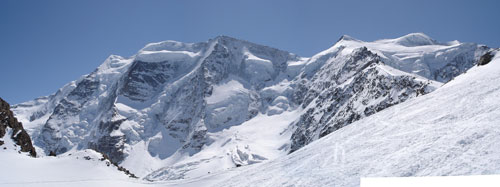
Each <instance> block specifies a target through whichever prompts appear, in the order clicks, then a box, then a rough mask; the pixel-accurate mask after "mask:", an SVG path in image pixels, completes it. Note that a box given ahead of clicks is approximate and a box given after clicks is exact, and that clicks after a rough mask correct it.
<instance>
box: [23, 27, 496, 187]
mask: <svg viewBox="0 0 500 187" xmlns="http://www.w3.org/2000/svg"><path fill="white" fill-rule="evenodd" d="M491 50H492V49H490V48H488V47H486V46H483V45H478V44H472V43H460V42H457V41H453V42H447V43H440V42H437V41H435V40H433V39H431V38H429V37H428V36H426V35H424V34H421V33H414V34H409V35H406V36H403V37H400V38H396V39H384V40H377V41H374V42H363V41H360V40H357V39H354V38H352V37H349V36H343V37H341V39H340V40H339V41H338V42H336V43H335V45H333V46H332V47H331V48H329V49H327V50H325V51H322V52H320V53H318V54H316V55H314V56H312V57H310V58H304V57H299V56H297V55H295V54H292V53H289V52H286V51H282V50H279V49H275V48H271V47H267V46H262V45H258V44H253V43H250V42H247V41H242V40H238V39H234V38H231V37H227V36H219V37H216V38H214V39H211V40H209V41H207V42H200V43H182V42H176V41H164V42H159V43H152V44H148V45H147V46H145V47H144V48H143V49H141V50H140V51H139V52H138V53H137V54H136V55H134V56H132V57H129V58H124V57H120V56H116V55H112V56H110V57H109V58H108V59H106V60H105V61H104V63H103V64H102V65H100V66H99V67H98V68H97V69H96V70H95V71H93V72H92V73H90V74H88V75H84V76H82V77H81V78H80V79H78V80H75V81H73V82H70V83H68V84H67V85H65V86H64V87H62V88H61V89H59V90H58V91H57V92H56V93H55V94H53V95H50V96H46V97H41V98H38V99H35V100H33V101H29V102H25V103H21V104H18V105H15V106H13V110H14V113H15V114H16V116H17V117H18V118H19V119H20V120H21V121H22V122H23V123H29V124H30V125H29V126H30V127H33V128H32V129H30V130H29V132H30V133H31V136H32V137H33V140H34V144H35V145H36V146H38V147H40V148H42V149H43V150H44V151H45V154H48V153H49V152H55V153H56V154H61V153H65V152H68V151H72V150H81V149H87V148H91V149H95V150H97V151H99V152H102V153H105V154H106V155H108V156H109V158H110V159H111V160H112V161H113V162H117V163H119V164H120V165H122V166H124V167H125V168H128V169H130V170H131V171H132V172H133V173H136V174H138V175H139V176H140V177H143V176H146V175H148V174H150V172H149V171H151V170H156V172H154V173H156V174H155V175H154V176H152V175H149V176H150V177H149V178H148V179H149V180H160V179H161V180H164V179H167V180H169V179H179V178H185V177H186V176H190V175H191V176H196V175H199V173H200V172H198V173H196V174H193V173H195V172H193V171H197V170H200V171H201V170H202V169H203V168H204V167H202V166H203V165H204V164H208V162H210V161H213V162H215V160H218V161H220V162H221V163H231V164H232V166H231V164H229V165H230V166H231V167H237V166H241V165H245V164H252V163H257V162H260V161H262V160H267V159H272V158H275V157H277V156H279V155H280V154H282V153H284V154H287V153H290V152H294V151H296V150H298V149H300V148H302V147H304V146H305V145H307V144H309V143H311V142H313V141H315V140H317V139H318V138H321V137H323V136H325V135H327V134H329V133H331V132H333V131H336V130H338V129H340V128H342V127H345V126H347V125H349V124H350V123H353V122H355V121H357V120H360V119H362V118H364V117H367V116H370V115H373V114H375V113H377V112H379V111H381V110H384V109H386V108H388V107H390V106H393V105H396V104H398V103H402V102H404V101H406V100H408V99H410V98H414V97H418V96H420V95H424V94H427V93H429V92H432V91H434V90H435V89H437V88H439V87H440V86H441V85H442V84H444V83H446V82H448V81H450V80H452V79H453V78H454V77H456V76H458V75H460V74H462V73H464V72H466V71H467V70H468V69H469V68H471V67H473V66H474V65H476V64H477V63H478V61H479V60H480V58H481V57H482V56H483V55H485V54H488V52H489V51H491ZM291 112H295V113H294V114H296V115H293V117H294V118H293V119H292V120H291V121H292V122H291V123H289V124H288V125H287V127H285V128H282V129H278V130H276V132H275V133H274V132H273V133H274V134H276V136H277V137H279V139H280V140H286V141H279V142H282V143H280V144H279V145H278V144H276V145H274V144H273V145H265V146H261V147H258V146H257V147H256V146H254V144H252V142H253V141H254V140H253V139H252V137H251V136H248V137H246V138H245V137H241V136H238V131H235V133H234V134H231V135H227V134H228V133H227V132H232V131H229V130H231V129H234V128H238V126H241V128H243V127H244V124H249V123H250V122H253V121H258V119H261V118H263V116H264V117H269V116H271V117H273V116H275V117H276V118H277V117H278V116H280V115H287V114H290V113H291ZM262 123H268V124H266V125H269V126H272V125H273V123H272V122H262ZM259 130H260V131H266V130H267V129H258V130H257V131H256V132H255V133H259ZM217 142H224V143H221V146H220V147H222V150H224V151H222V152H219V153H214V151H208V149H209V148H210V146H211V145H215V144H217ZM264 148H265V149H269V150H271V151H268V152H265V151H261V152H259V150H262V149H264ZM197 155H202V156H199V158H200V159H198V160H189V161H187V160H186V159H183V158H188V157H191V158H198V157H196V156H197ZM151 160H155V163H161V164H159V166H151V164H148V162H150V161H151ZM137 163H144V164H142V166H141V167H137V165H141V164H137ZM222 169H224V168H221V170H222ZM203 171H204V170H203ZM190 172H192V173H190ZM205 173H206V172H205ZM157 174H161V175H168V177H164V176H160V175H157Z"/></svg>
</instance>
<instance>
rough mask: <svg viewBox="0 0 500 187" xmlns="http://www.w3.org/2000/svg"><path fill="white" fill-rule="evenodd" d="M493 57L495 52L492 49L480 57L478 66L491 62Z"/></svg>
mask: <svg viewBox="0 0 500 187" xmlns="http://www.w3.org/2000/svg"><path fill="white" fill-rule="evenodd" d="M491 59H493V54H492V53H491V51H490V52H487V53H486V54H484V55H483V56H481V58H479V62H477V65H478V66H483V65H486V64H488V63H490V61H491Z"/></svg>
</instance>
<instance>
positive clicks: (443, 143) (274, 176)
mask: <svg viewBox="0 0 500 187" xmlns="http://www.w3.org/2000/svg"><path fill="white" fill-rule="evenodd" d="M494 53H497V55H496V56H495V57H493V56H494ZM490 54H491V55H492V58H493V59H492V60H491V62H490V61H488V62H489V64H486V65H484V66H475V67H473V68H471V69H470V70H469V71H467V73H465V74H463V75H460V76H458V77H456V78H455V80H452V81H450V82H449V83H447V84H445V85H443V86H442V87H441V88H439V89H437V90H436V91H434V92H432V93H429V94H427V95H425V96H421V97H417V98H413V99H409V100H408V101H407V102H404V103H401V104H398V105H396V106H394V107H390V108H388V109H386V110H384V111H381V112H378V113H377V114H374V115H372V116H370V117H367V118H364V119H361V120H359V121H357V122H354V123H352V124H351V125H349V126H347V127H345V128H342V129H340V130H338V131H336V132H333V133H331V134H329V135H327V136H325V137H324V138H322V139H319V140H317V141H315V142H313V143H311V144H309V145H308V146H306V147H304V148H303V149H300V150H298V151H296V152H294V153H292V154H290V155H287V156H284V157H280V158H277V159H275V160H273V161H269V162H267V163H266V164H260V165H254V166H249V167H246V168H241V169H240V170H235V171H232V172H227V173H224V174H221V175H219V176H215V175H214V176H211V179H214V180H217V181H218V182H214V185H213V186H353V187H354V186H359V184H360V177H389V176H390V177H408V176H451V175H492V174H496V175H498V174H500V130H499V127H500V118H498V116H499V115H500V102H499V99H498V98H499V97H500V84H498V83H499V82H500V53H498V50H497V52H492V53H490ZM209 179H210V178H205V179H203V180H201V181H189V182H187V181H186V183H189V184H193V183H196V182H198V183H203V182H205V181H210V180H209ZM443 185H445V184H443ZM494 185H495V184H492V185H491V186H494ZM496 185H498V184H496Z"/></svg>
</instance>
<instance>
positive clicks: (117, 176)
mask: <svg viewBox="0 0 500 187" xmlns="http://www.w3.org/2000/svg"><path fill="white" fill-rule="evenodd" d="M100 158H102V156H101V155H100V154H99V153H96V152H95V151H92V150H82V151H79V152H74V153H72V154H71V155H62V156H59V157H41V158H33V157H28V156H27V155H25V154H18V153H17V152H15V151H12V150H11V149H10V148H9V149H0V162H1V163H2V167H1V169H0V186H5V187H11V186H12V187H14V186H37V187H38V186H146V185H145V184H144V185H142V184H141V182H140V181H138V180H137V179H132V178H129V177H128V176H127V175H125V174H124V173H122V172H120V171H118V170H117V168H116V167H115V166H113V165H110V166H108V165H107V164H106V161H100V160H99V159H100Z"/></svg>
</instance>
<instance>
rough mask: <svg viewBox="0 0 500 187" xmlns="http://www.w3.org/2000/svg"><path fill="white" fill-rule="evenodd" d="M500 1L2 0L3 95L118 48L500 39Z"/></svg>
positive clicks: (19, 92) (29, 90) (29, 93)
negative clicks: (346, 38) (410, 37)
mask: <svg viewBox="0 0 500 187" xmlns="http://www.w3.org/2000/svg"><path fill="white" fill-rule="evenodd" d="M499 18H500V3H499V1H494V0H492V1H459V0H455V1H451V0H450V1H437V0H423V1H422V0H420V1H404V0H394V1H372V0H367V1H359V0H351V1H333V0H331V1H315V0H308V1H293V0H282V1H281V0H279V1H271V0H252V1H239V0H215V1H208V0H205V1H202V0H200V1H190V0H184V1H173V0H172V1H157V0H146V1H111V0H97V1H72V0H61V1H54V0H48V1H36V0H34V1H24V0H1V1H0V54H1V59H0V78H1V80H2V85H1V86H0V97H2V98H4V99H5V100H7V101H8V102H10V103H11V104H15V103H19V102H23V101H27V100H31V99H33V98H36V97H39V96H44V95H49V94H52V93H54V92H56V91H57V89H58V88H60V87H62V86H63V85H64V84H66V83H68V82H70V81H72V80H75V79H77V78H79V77H80V76H81V75H83V74H87V73H90V72H92V71H93V70H94V69H95V68H96V67H97V66H98V65H99V64H101V63H102V62H103V61H104V59H106V57H107V56H109V55H110V54H117V55H121V56H130V55H133V54H134V53H135V52H136V51H138V50H139V49H140V48H142V47H143V46H144V45H145V44H147V43H150V42H158V41H163V40H177V41H183V42H199V41H206V40H208V39H210V38H213V37H215V36H218V35H228V36H232V37H236V38H240V39H244V40H248V41H251V42H255V43H259V44H264V45H268V46H271V47H276V48H279V49H283V50H287V51H290V52H293V53H296V54H298V55H301V56H311V55H313V54H315V53H317V52H320V51H321V50H324V49H326V48H328V47H329V46H331V45H333V44H334V43H335V41H337V39H338V38H339V37H340V36H341V35H343V34H347V35H350V36H353V37H355V38H358V39H361V40H366V41H372V40H376V39H382V38H396V37H399V36H402V35H405V34H408V33H412V32H424V33H426V34H427V35H429V36H431V37H432V38H434V39H436V40H438V41H450V40H455V39H456V40H459V41H464V42H476V43H482V44H486V45H488V46H491V47H499V46H500V45H499V44H500V37H499V34H500V24H498V20H499Z"/></svg>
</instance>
